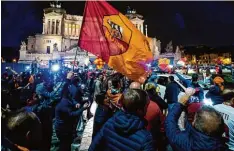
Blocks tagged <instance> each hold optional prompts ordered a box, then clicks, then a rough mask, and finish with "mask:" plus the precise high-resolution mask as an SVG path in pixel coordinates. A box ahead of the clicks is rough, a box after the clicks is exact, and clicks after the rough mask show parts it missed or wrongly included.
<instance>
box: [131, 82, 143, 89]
mask: <svg viewBox="0 0 234 151" xmlns="http://www.w3.org/2000/svg"><path fill="white" fill-rule="evenodd" d="M129 88H130V89H141V84H140V83H139V82H132V83H131V84H130V86H129Z"/></svg>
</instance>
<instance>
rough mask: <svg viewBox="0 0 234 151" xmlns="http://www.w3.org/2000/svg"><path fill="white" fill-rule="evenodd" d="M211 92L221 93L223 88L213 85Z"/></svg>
mask: <svg viewBox="0 0 234 151" xmlns="http://www.w3.org/2000/svg"><path fill="white" fill-rule="evenodd" d="M209 92H210V93H211V94H214V95H219V94H220V93H221V90H220V88H219V87H218V86H212V87H211V88H210V90H209Z"/></svg>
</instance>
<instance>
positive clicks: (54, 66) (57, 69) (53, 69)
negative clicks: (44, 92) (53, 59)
mask: <svg viewBox="0 0 234 151" xmlns="http://www.w3.org/2000/svg"><path fill="white" fill-rule="evenodd" d="M51 69H52V71H54V72H57V71H59V69H60V66H59V65H58V64H54V65H52V67H51Z"/></svg>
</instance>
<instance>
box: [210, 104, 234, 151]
mask: <svg viewBox="0 0 234 151" xmlns="http://www.w3.org/2000/svg"><path fill="white" fill-rule="evenodd" d="M214 108H215V109H216V110H217V111H218V112H220V113H221V114H222V115H223V120H224V123H225V124H226V125H227V126H228V129H229V142H228V143H227V145H228V146H229V149H230V150H233V151H234V108H233V107H231V106H228V105H224V104H218V105H215V106H214Z"/></svg>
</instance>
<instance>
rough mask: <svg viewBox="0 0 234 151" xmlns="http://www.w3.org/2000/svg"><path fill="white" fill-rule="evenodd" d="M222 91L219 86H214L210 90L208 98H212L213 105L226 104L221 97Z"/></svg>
mask: <svg viewBox="0 0 234 151" xmlns="http://www.w3.org/2000/svg"><path fill="white" fill-rule="evenodd" d="M220 93H221V91H220V88H219V87H218V86H213V87H211V88H210V90H209V92H208V93H207V95H206V97H207V98H211V100H212V102H213V105H216V104H222V103H223V102H224V99H223V97H222V96H221V95H220Z"/></svg>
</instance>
